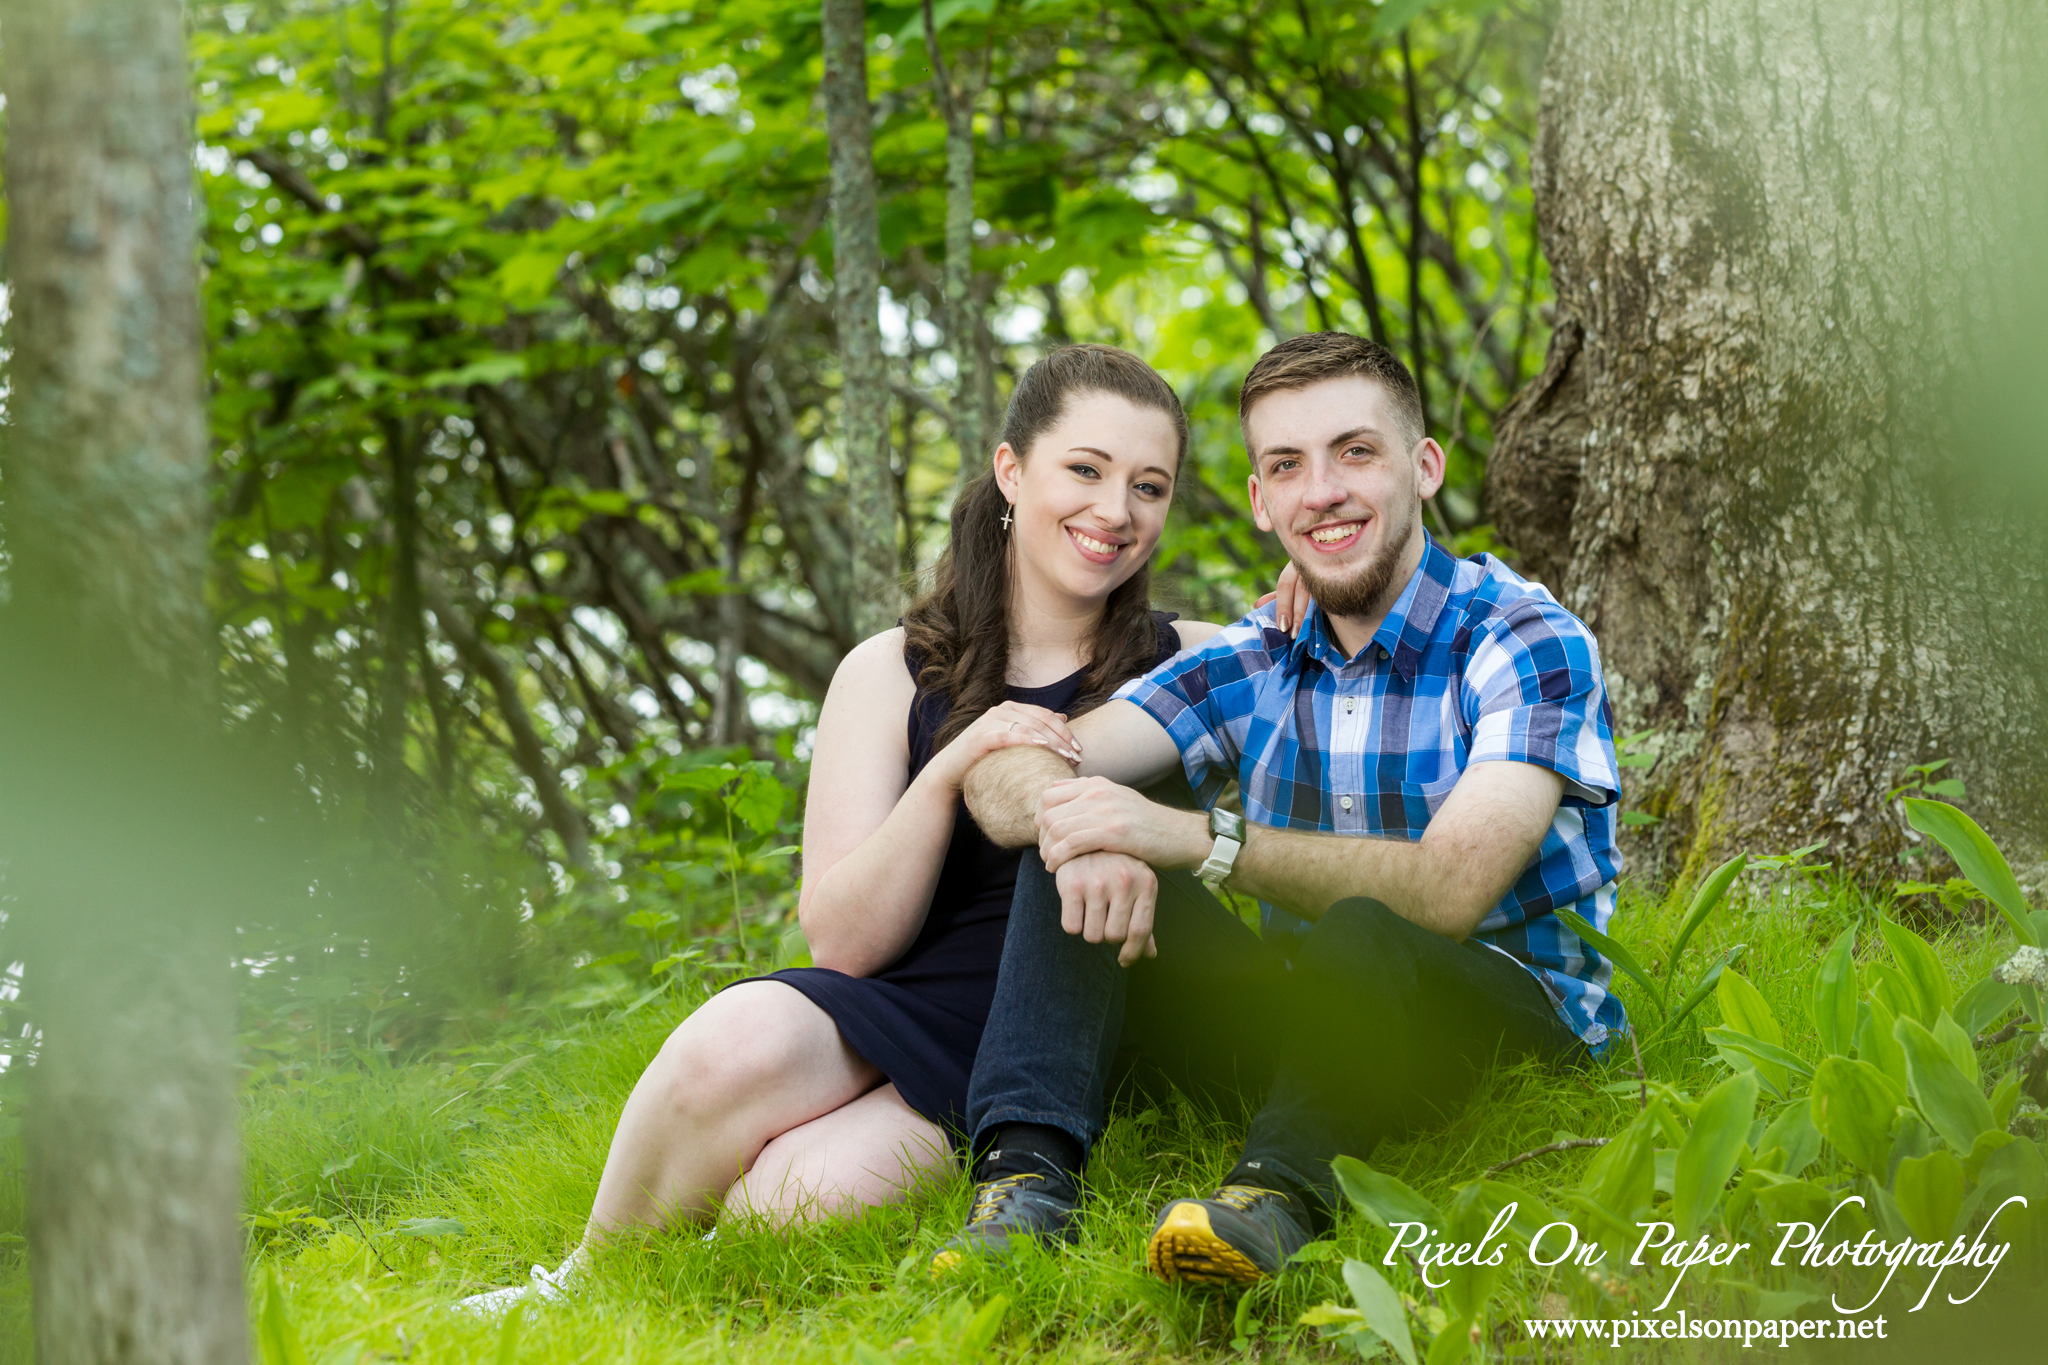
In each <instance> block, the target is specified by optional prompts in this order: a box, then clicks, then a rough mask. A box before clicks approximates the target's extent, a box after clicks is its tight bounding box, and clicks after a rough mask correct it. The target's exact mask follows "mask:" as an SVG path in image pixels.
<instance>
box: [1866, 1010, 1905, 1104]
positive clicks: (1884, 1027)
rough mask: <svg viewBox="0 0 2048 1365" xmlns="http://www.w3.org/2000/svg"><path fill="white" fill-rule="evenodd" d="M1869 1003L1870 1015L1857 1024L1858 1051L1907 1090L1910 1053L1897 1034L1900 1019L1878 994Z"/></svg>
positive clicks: (1902, 1088) (1900, 1087) (1901, 1088)
mask: <svg viewBox="0 0 2048 1365" xmlns="http://www.w3.org/2000/svg"><path fill="white" fill-rule="evenodd" d="M1869 1003H1870V1017H1869V1018H1868V1019H1866V1020H1864V1021H1863V1022H1862V1023H1860V1024H1858V1025H1857V1027H1856V1055H1857V1056H1858V1057H1860V1058H1862V1059H1863V1060H1864V1061H1866V1062H1869V1063H1871V1064H1872V1065H1873V1066H1875V1067H1877V1068H1878V1070H1880V1071H1882V1072H1884V1074H1885V1075H1887V1076H1889V1077H1891V1078H1892V1080H1893V1081H1894V1082H1896V1083H1897V1085H1898V1087H1899V1089H1900V1091H1901V1092H1903V1091H1904V1090H1905V1088H1906V1054H1905V1052H1904V1051H1903V1050H1901V1049H1900V1047H1899V1041H1898V1039H1897V1038H1896V1037H1894V1036H1893V1033H1894V1031H1895V1029H1896V1027H1897V1024H1898V1019H1897V1017H1896V1016H1894V1015H1893V1014H1892V1012H1891V1009H1890V1008H1889V1007H1888V1006H1886V1004H1885V1003H1884V1001H1882V1000H1880V999H1878V998H1877V997H1876V996H1875V995H1873V996H1871V998H1870V1002H1869Z"/></svg>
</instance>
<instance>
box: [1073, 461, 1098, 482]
mask: <svg viewBox="0 0 2048 1365" xmlns="http://www.w3.org/2000/svg"><path fill="white" fill-rule="evenodd" d="M1067 468H1069V469H1071V470H1073V471H1074V472H1075V473H1076V474H1079V475H1080V476H1081V477H1082V478H1084V479H1092V478H1095V477H1096V472H1095V466H1094V465H1092V464H1070V465H1068V466H1067Z"/></svg>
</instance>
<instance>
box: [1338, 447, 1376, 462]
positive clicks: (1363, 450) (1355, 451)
mask: <svg viewBox="0 0 2048 1365" xmlns="http://www.w3.org/2000/svg"><path fill="white" fill-rule="evenodd" d="M1344 454H1345V455H1346V456H1352V455H1356V456H1358V457H1359V458H1361V459H1363V458H1364V457H1366V456H1368V455H1370V454H1372V449H1371V447H1369V446H1352V447H1351V448H1350V449H1349V450H1347V451H1345V452H1344Z"/></svg>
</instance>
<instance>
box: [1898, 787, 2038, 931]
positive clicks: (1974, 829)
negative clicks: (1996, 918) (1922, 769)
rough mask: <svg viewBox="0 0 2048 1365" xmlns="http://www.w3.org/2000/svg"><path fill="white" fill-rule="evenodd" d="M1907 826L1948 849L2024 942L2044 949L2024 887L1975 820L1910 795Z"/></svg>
mask: <svg viewBox="0 0 2048 1365" xmlns="http://www.w3.org/2000/svg"><path fill="white" fill-rule="evenodd" d="M1906 823H1908V824H1910V825H1911V826H1912V827H1913V828H1914V829H1917V830H1919V831H1920V832H1921V833H1922V834H1925V835H1927V836H1928V837H1929V838H1931V839H1933V840H1934V841H1935V842H1936V843H1938V844H1940V845H1941V846H1942V847H1943V848H1945V849H1947V850H1948V856H1949V857H1951V858H1954V859H1955V860H1956V866H1957V867H1960V868H1961V869H1962V870H1963V875H1964V876H1965V877H1968V878H1969V879H1970V882H1971V884H1972V885H1974V886H1975V887H1976V888H1977V889H1978V890H1979V891H1981V892H1983V893H1984V898H1985V899H1986V900H1988V901H1990V902H1991V903H1992V904H1993V905H1995V906H1997V907H1998V910H1999V913H2000V914H2002V915H2004V916H2005V919H2006V922H2007V923H2008V924H2010V925H2011V926H2012V931H2013V934H2014V935H2015V936H2016V937H2017V938H2018V939H2019V941H2020V942H2022V943H2031V944H2033V945H2034V946H2035V947H2039V946H2040V944H2041V939H2040V935H2039V934H2037V933H2036V932H2035V930H2034V924H2033V920H2032V917H2031V915H2030V913H2029V912H2030V909H2031V907H2029V906H2028V905H2027V899H2026V897H2025V896H2022V895H2021V894H2020V884H2019V881H2018V880H2017V879H2016V878H2014V876H2013V875H2012V867H2011V866H2010V865H2009V864H2008V863H2007V862H2006V861H2005V855H2004V854H2003V853H2000V852H1999V851H1998V845H1997V844H1994V843H1992V842H1991V836H1990V835H1988V834H1986V833H1985V832H1984V831H1983V830H1982V829H1980V828H1979V827H1978V825H1977V822H1976V821H1975V820H1972V819H1971V818H1970V817H1969V816H1967V815H1965V814H1963V813H1962V812H1961V811H1959V810H1957V809H1956V808H1955V807H1954V806H1951V805H1949V804H1948V803H1947V802H1946V801H1929V800H1926V799H1924V798H1922V797H1918V796H1909V797H1907V798H1906Z"/></svg>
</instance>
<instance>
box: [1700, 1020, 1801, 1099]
mask: <svg viewBox="0 0 2048 1365" xmlns="http://www.w3.org/2000/svg"><path fill="white" fill-rule="evenodd" d="M1706 1037H1707V1041H1708V1042H1710V1043H1712V1044H1713V1045H1714V1046H1715V1047H1717V1048H1720V1049H1722V1050H1723V1051H1724V1053H1726V1052H1739V1053H1741V1054H1742V1055H1743V1056H1744V1057H1747V1058H1748V1059H1749V1060H1750V1061H1752V1062H1754V1063H1755V1064H1756V1065H1757V1066H1758V1067H1759V1068H1761V1069H1762V1072H1763V1074H1764V1075H1765V1076H1766V1077H1768V1078H1770V1079H1771V1080H1772V1082H1773V1083H1774V1084H1775V1085H1776V1086H1777V1087H1778V1088H1779V1089H1780V1090H1783V1089H1784V1088H1785V1084H1786V1081H1787V1080H1788V1079H1789V1078H1790V1077H1793V1076H1798V1077H1800V1078H1801V1079H1802V1080H1803V1079H1805V1078H1807V1077H1810V1076H1812V1075H1813V1068H1812V1067H1811V1066H1809V1065H1808V1064H1807V1061H1806V1059H1805V1058H1804V1057H1801V1056H1800V1055H1799V1054H1798V1053H1796V1052H1792V1051H1790V1050H1788V1049H1786V1048H1782V1047H1779V1046H1777V1045H1776V1044H1774V1043H1767V1042H1765V1041H1764V1040H1763V1039H1761V1038H1752V1037H1750V1036H1749V1035H1748V1034H1747V1033H1743V1032H1741V1031H1739V1030H1737V1029H1732V1028H1710V1029H1708V1030H1707V1034H1706Z"/></svg>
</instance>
